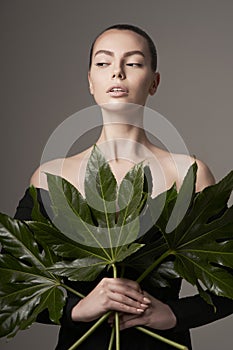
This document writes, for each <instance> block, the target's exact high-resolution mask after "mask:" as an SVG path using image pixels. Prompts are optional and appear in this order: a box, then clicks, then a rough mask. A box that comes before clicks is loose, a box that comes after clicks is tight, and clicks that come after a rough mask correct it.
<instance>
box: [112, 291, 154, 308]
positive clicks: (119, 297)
mask: <svg viewBox="0 0 233 350" xmlns="http://www.w3.org/2000/svg"><path fill="white" fill-rule="evenodd" d="M108 297H109V298H110V299H111V300H113V301H117V302H119V303H122V304H125V305H127V306H132V307H134V308H136V309H142V310H146V309H147V308H148V306H149V305H148V304H144V303H141V302H139V301H137V300H135V299H132V298H130V297H128V296H127V295H124V294H121V293H116V292H109V293H108Z"/></svg>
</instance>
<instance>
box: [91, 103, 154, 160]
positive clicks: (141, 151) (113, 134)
mask: <svg viewBox="0 0 233 350" xmlns="http://www.w3.org/2000/svg"><path fill="white" fill-rule="evenodd" d="M114 107H115V106H114V105H111V106H110V107H109V106H107V108H106V106H104V108H103V109H102V115H103V129H102V132H101V135H100V137H99V139H98V141H97V145H98V146H99V147H100V148H101V149H102V151H103V152H104V154H105V157H106V159H108V160H115V161H118V160H120V159H124V160H130V161H131V162H133V163H135V162H139V161H143V160H144V159H145V158H146V153H147V152H146V149H148V147H149V145H150V142H149V140H148V138H147V136H146V133H145V131H144V128H143V109H144V108H143V106H137V105H133V104H127V105H125V104H124V105H120V108H119V104H117V106H116V107H117V108H114Z"/></svg>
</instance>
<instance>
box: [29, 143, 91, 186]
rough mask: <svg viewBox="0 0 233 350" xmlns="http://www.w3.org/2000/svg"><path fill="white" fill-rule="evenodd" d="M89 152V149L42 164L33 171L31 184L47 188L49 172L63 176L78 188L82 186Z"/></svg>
mask: <svg viewBox="0 0 233 350" xmlns="http://www.w3.org/2000/svg"><path fill="white" fill-rule="evenodd" d="M89 152H90V151H89V150H86V151H84V152H81V153H79V154H77V155H75V156H72V157H68V158H59V159H54V160H51V161H49V162H46V163H44V164H41V165H40V166H39V167H38V168H37V169H36V171H35V172H34V173H33V175H32V177H31V179H30V185H33V186H35V187H37V188H44V189H46V190H47V189H48V184H47V176H46V173H49V174H53V175H59V176H61V177H63V178H64V179H66V180H67V181H69V182H70V183H72V184H73V185H74V186H75V187H77V188H79V187H81V186H80V182H81V179H82V174H81V173H83V172H85V167H86V162H87V161H86V160H87V159H88V155H89Z"/></svg>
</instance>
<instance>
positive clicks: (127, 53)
mask: <svg viewBox="0 0 233 350" xmlns="http://www.w3.org/2000/svg"><path fill="white" fill-rule="evenodd" d="M100 53H103V54H105V55H108V56H114V52H112V51H109V50H98V51H96V53H95V55H94V57H95V56H96V55H98V54H100ZM132 55H141V56H142V57H144V58H145V55H144V53H143V52H142V51H140V50H133V51H128V52H125V53H124V54H123V57H129V56H132Z"/></svg>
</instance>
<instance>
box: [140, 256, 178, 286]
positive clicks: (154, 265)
mask: <svg viewBox="0 0 233 350" xmlns="http://www.w3.org/2000/svg"><path fill="white" fill-rule="evenodd" d="M172 254H173V252H172V251H171V250H168V251H166V252H165V253H164V254H162V255H161V256H160V257H159V258H158V259H157V260H155V261H154V263H153V264H151V265H150V266H149V267H148V268H147V269H146V270H145V271H144V272H143V273H142V274H141V275H140V276H139V277H138V279H137V282H138V283H140V282H141V281H142V280H143V279H144V278H145V277H146V276H147V275H149V273H150V272H151V271H153V270H154V268H155V267H157V266H158V265H159V264H160V263H161V262H162V261H163V260H164V259H166V258H167V257H168V256H169V255H172Z"/></svg>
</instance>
